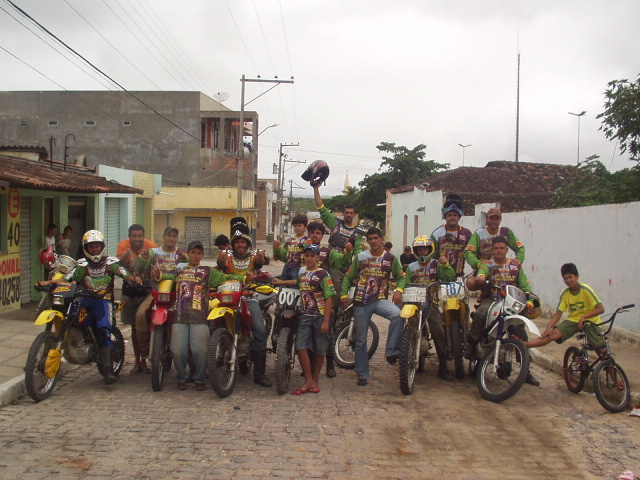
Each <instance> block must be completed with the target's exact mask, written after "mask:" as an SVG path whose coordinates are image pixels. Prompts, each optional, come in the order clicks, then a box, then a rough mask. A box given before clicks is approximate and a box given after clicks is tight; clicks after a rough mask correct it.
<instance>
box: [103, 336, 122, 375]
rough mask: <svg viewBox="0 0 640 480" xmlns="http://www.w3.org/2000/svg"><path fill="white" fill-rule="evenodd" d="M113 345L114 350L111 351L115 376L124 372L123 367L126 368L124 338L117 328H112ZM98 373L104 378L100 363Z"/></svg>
mask: <svg viewBox="0 0 640 480" xmlns="http://www.w3.org/2000/svg"><path fill="white" fill-rule="evenodd" d="M111 343H112V344H113V350H112V351H111V360H112V363H113V374H114V375H118V374H119V373H120V372H121V371H122V367H124V336H123V335H122V332H121V331H120V329H119V328H118V327H116V326H112V327H111ZM98 372H100V375H102V376H104V374H103V370H102V365H100V363H98Z"/></svg>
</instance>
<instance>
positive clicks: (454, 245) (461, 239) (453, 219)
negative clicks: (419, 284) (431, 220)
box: [431, 195, 471, 277]
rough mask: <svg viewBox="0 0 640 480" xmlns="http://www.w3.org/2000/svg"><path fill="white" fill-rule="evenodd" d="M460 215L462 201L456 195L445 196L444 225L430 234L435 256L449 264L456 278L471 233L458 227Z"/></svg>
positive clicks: (458, 275) (461, 269)
mask: <svg viewBox="0 0 640 480" xmlns="http://www.w3.org/2000/svg"><path fill="white" fill-rule="evenodd" d="M462 213H463V210H462V199H461V198H460V197H459V196H458V195H447V199H446V200H445V202H444V206H443V207H442V216H443V218H444V220H445V224H444V225H442V226H440V227H438V228H436V229H435V230H434V231H433V233H432V234H431V240H432V241H433V245H434V249H435V254H436V255H437V256H438V257H439V258H443V259H444V260H445V261H446V263H450V264H451V267H452V268H453V269H454V271H455V272H456V276H457V277H461V276H462V274H463V271H464V249H465V247H466V246H467V243H469V239H470V238H471V231H470V230H469V229H468V228H464V227H462V226H460V225H458V223H459V222H460V218H462ZM446 263H445V264H446Z"/></svg>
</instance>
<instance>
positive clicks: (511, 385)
mask: <svg viewBox="0 0 640 480" xmlns="http://www.w3.org/2000/svg"><path fill="white" fill-rule="evenodd" d="M495 351H496V345H493V346H492V347H491V348H489V350H488V351H487V353H486V354H485V356H484V357H483V358H482V360H481V362H480V364H479V365H478V374H477V377H476V385H477V386H478V390H480V394H481V395H482V398H484V399H485V400H489V401H491V402H497V403H499V402H503V401H504V400H507V399H508V398H511V397H512V396H514V395H515V394H516V393H517V392H518V390H520V387H522V384H523V383H524V381H525V379H526V378H527V375H528V374H529V365H530V363H531V357H530V356H529V352H528V351H527V347H525V346H524V343H522V341H520V340H518V339H515V338H507V339H505V340H503V341H502V342H501V343H500V351H499V352H498V364H497V366H496V368H494V365H493V362H494V357H495Z"/></svg>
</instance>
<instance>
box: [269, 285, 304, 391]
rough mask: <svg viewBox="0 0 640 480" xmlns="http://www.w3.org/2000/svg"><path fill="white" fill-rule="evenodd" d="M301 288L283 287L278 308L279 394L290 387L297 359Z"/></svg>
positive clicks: (277, 369) (277, 380) (277, 359)
mask: <svg viewBox="0 0 640 480" xmlns="http://www.w3.org/2000/svg"><path fill="white" fill-rule="evenodd" d="M299 303H300V289H298V288H292V287H281V288H280V292H279V294H278V308H277V309H276V312H277V313H276V324H275V325H274V331H275V330H276V329H277V330H278V331H277V334H276V335H277V340H276V391H277V392H278V393H279V394H283V393H285V392H286V391H287V390H288V389H289V379H290V378H291V370H292V369H293V366H294V364H295V361H296V333H297V330H298V318H299V317H300V308H299Z"/></svg>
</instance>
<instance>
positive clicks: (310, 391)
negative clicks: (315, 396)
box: [306, 385, 320, 393]
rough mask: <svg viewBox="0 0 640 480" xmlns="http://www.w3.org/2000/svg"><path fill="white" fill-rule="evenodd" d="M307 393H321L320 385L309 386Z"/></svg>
mask: <svg viewBox="0 0 640 480" xmlns="http://www.w3.org/2000/svg"><path fill="white" fill-rule="evenodd" d="M306 393H320V387H318V386H317V385H316V386H315V387H309V388H307V391H306Z"/></svg>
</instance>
